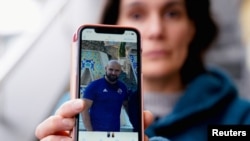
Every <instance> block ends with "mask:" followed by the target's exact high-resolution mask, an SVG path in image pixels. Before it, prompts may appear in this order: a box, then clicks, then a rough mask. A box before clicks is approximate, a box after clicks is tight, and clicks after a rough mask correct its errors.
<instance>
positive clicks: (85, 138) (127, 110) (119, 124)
mask: <svg viewBox="0 0 250 141" xmlns="http://www.w3.org/2000/svg"><path fill="white" fill-rule="evenodd" d="M79 46H80V47H79V53H78V67H79V69H78V75H77V76H78V77H79V78H78V90H77V93H78V98H82V99H83V100H84V102H85V105H86V110H84V111H82V112H81V113H80V114H79V115H78V117H77V126H76V131H77V132H76V134H77V135H76V136H77V139H76V140H77V141H142V107H141V105H142V101H141V70H140V68H141V67H140V64H141V63H140V62H141V60H140V51H141V50H140V35H139V32H138V31H137V30H135V29H133V28H127V27H117V26H112V27H111V26H83V27H82V28H81V29H80V30H79Z"/></svg>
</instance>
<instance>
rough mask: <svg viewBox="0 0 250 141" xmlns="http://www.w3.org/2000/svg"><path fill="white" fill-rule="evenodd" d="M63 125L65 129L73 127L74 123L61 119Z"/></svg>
mask: <svg viewBox="0 0 250 141" xmlns="http://www.w3.org/2000/svg"><path fill="white" fill-rule="evenodd" d="M62 123H63V125H65V126H67V127H73V126H74V121H73V120H70V119H63V120H62Z"/></svg>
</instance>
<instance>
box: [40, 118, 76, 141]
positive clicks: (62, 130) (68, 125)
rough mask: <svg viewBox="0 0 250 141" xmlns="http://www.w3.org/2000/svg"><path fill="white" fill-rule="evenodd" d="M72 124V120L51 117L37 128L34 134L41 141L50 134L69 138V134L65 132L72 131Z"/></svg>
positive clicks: (73, 122) (73, 121)
mask: <svg viewBox="0 0 250 141" xmlns="http://www.w3.org/2000/svg"><path fill="white" fill-rule="evenodd" d="M74 124H75V120H74V118H63V117H61V116H51V117H50V118H48V119H46V120H45V121H44V122H42V123H41V124H39V125H38V126H37V128H36V132H35V134H36V137H37V138H38V139H42V138H44V137H46V136H49V135H52V134H56V135H62V136H69V132H67V131H69V130H72V129H73V127H74Z"/></svg>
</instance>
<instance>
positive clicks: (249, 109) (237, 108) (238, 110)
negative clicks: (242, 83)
mask: <svg viewBox="0 0 250 141" xmlns="http://www.w3.org/2000/svg"><path fill="white" fill-rule="evenodd" d="M229 112H230V114H231V115H232V117H234V118H236V117H237V116H238V119H239V123H240V124H250V100H247V99H243V98H242V97H237V98H235V100H233V101H232V103H231V105H230V109H229Z"/></svg>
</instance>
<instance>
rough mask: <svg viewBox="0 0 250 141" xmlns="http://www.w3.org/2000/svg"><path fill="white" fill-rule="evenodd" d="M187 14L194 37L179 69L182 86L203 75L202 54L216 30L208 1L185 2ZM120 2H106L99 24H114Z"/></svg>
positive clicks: (111, 0) (188, 0)
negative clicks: (191, 24) (192, 23)
mask: <svg viewBox="0 0 250 141" xmlns="http://www.w3.org/2000/svg"><path fill="white" fill-rule="evenodd" d="M185 4H186V10H187V14H188V17H189V19H190V20H192V21H193V22H194V26H195V28H196V33H195V36H194V38H193V40H192V42H191V43H190V45H189V50H188V56H187V59H186V61H185V63H184V65H183V66H182V69H181V72H180V73H181V78H182V82H183V84H184V85H186V84H188V83H189V82H190V81H191V80H193V79H194V78H195V77H196V76H198V75H200V74H202V73H204V72H205V71H206V70H205V67H204V62H203V54H204V53H205V51H206V50H207V49H208V48H209V47H210V46H211V44H212V42H213V41H214V40H215V38H216V36H217V34H218V29H217V26H216V24H215V22H214V21H213V19H212V17H211V13H210V0H185ZM119 6H120V0H108V4H107V6H106V8H105V9H104V12H103V16H102V20H101V23H102V24H113V25H114V24H116V23H117V20H118V16H119Z"/></svg>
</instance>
